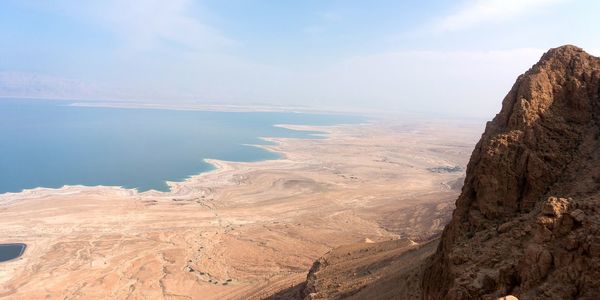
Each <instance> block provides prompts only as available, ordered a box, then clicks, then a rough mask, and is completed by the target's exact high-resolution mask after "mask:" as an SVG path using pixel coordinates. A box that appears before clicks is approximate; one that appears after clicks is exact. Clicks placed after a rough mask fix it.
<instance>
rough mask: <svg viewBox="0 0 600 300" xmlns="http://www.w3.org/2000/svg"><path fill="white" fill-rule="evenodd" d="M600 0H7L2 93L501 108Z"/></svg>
mask: <svg viewBox="0 0 600 300" xmlns="http://www.w3.org/2000/svg"><path fill="white" fill-rule="evenodd" d="M599 34H600V1H595V0H589V1H576V0H570V1H569V0H488V1H483V0H479V1H477V0H466V1H397V0H393V1H351V0H338V1H327V0H305V1H291V0H290V1H282V0H270V1H259V0H205V1H192V0H169V1H163V0H126V1H125V0H97V1H94V0H89V1H76V0H72V1H68V0H56V1H43V0H37V1H36V0H15V1H12V0H4V1H1V2H0V37H1V39H0V95H2V96H31V97H59V98H83V99H92V100H115V99H131V100H160V101H178V100H197V101H204V102H211V103H238V104H249V103H270V104H278V105H292V104H295V105H309V106H315V107H324V108H353V109H368V110H384V111H409V112H431V113H450V114H454V115H464V116H476V117H485V118H487V117H490V116H492V115H493V114H494V113H495V112H496V111H498V109H499V107H500V101H501V100H502V98H503V97H504V95H505V94H506V92H507V91H508V89H509V88H510V86H511V85H512V83H513V82H514V80H515V78H516V76H517V75H518V74H520V73H522V72H524V71H525V70H527V69H528V68H529V67H530V66H531V65H532V64H533V63H535V62H536V61H537V60H538V59H539V57H540V55H541V54H542V53H543V52H544V51H545V50H547V49H548V48H550V47H555V46H559V45H562V44H567V43H568V44H575V45H578V46H580V47H583V48H584V49H585V50H587V51H589V52H591V53H593V54H595V55H598V54H600V51H599V50H598V49H600V39H599V38H598V35H599Z"/></svg>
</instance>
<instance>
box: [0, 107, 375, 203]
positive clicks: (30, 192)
mask: <svg viewBox="0 0 600 300" xmlns="http://www.w3.org/2000/svg"><path fill="white" fill-rule="evenodd" d="M160 109H162V108H160ZM366 124H368V123H356V124H336V125H296V124H273V125H272V126H273V127H279V128H285V129H289V130H296V131H315V133H314V134H315V135H317V134H318V138H320V139H321V138H322V139H327V138H328V137H329V136H330V135H331V133H332V132H331V131H328V130H327V128H328V127H339V126H352V125H366ZM311 135H313V134H311ZM258 139H261V140H265V141H268V142H272V143H274V144H273V145H261V144H245V145H246V146H250V147H256V148H260V149H263V150H265V151H268V152H272V153H275V154H278V155H279V156H280V157H278V158H275V159H266V160H258V161H227V160H220V159H214V158H204V159H202V161H204V162H206V163H208V164H209V165H210V166H211V167H212V169H210V170H207V171H203V172H200V173H196V174H192V175H189V176H187V177H185V178H183V179H181V180H178V181H169V180H165V181H164V182H165V184H166V185H167V186H168V188H169V191H159V190H155V189H151V190H147V191H143V192H140V191H139V190H137V188H125V187H123V186H114V185H82V184H66V185H63V186H62V187H59V188H52V187H41V186H40V187H35V188H28V189H23V190H22V191H20V192H6V193H2V194H0V206H2V205H9V204H11V203H12V202H14V201H17V200H19V199H21V198H44V197H52V196H65V195H72V194H76V193H81V192H93V193H101V192H102V191H107V192H111V193H114V192H118V191H120V192H122V193H121V194H123V195H128V196H146V195H151V196H163V197H165V196H169V195H180V194H179V193H178V192H175V191H174V188H177V189H180V190H181V189H184V188H185V186H186V182H187V183H188V184H189V182H192V181H196V182H197V181H198V179H202V177H206V176H209V175H213V176H219V175H220V174H221V173H224V172H227V171H233V170H235V169H236V168H235V167H234V166H233V165H235V164H252V163H256V164H260V163H262V162H269V161H279V160H286V159H287V155H286V153H285V152H284V151H282V150H281V143H284V142H285V140H286V139H287V140H311V139H313V138H292V137H258ZM277 146H279V149H276V147H277ZM211 173H212V174H211ZM203 175H204V176H203ZM207 183H208V184H210V182H207Z"/></svg>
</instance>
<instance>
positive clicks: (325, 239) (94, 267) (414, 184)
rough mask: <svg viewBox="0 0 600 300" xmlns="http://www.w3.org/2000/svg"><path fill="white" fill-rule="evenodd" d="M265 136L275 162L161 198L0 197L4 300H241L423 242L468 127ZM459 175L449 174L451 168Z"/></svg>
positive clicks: (447, 208) (454, 187)
mask: <svg viewBox="0 0 600 300" xmlns="http://www.w3.org/2000/svg"><path fill="white" fill-rule="evenodd" d="M283 126H286V127H289V128H292V129H303V130H317V131H322V132H325V133H326V134H327V138H325V139H309V140H305V139H290V138H277V139H270V140H272V141H273V142H275V144H274V145H267V146H262V147H265V148H267V149H269V150H271V151H277V152H279V153H281V154H282V158H281V159H278V160H269V161H261V162H251V163H238V162H226V161H216V160H211V161H209V162H210V163H212V164H213V165H215V167H216V168H215V170H214V171H211V172H207V173H203V174H200V175H197V176H192V177H190V178H188V179H187V180H185V181H183V182H169V186H170V187H171V191H170V192H167V193H165V192H157V191H148V192H143V193H138V192H137V191H135V190H129V189H123V188H119V187H102V186H99V187H84V186H66V187H63V188H61V189H44V188H37V189H32V190H26V191H23V192H21V193H12V194H4V195H0V228H2V229H3V236H2V239H3V240H2V241H0V242H2V243H11V242H14V243H17V242H18V243H25V244H27V252H26V253H25V255H23V256H22V257H21V258H20V259H17V260H12V261H9V262H5V263H0V297H7V298H11V299H14V298H16V299H37V298H48V299H64V298H70V299H72V298H80V299H91V298H112V299H125V298H127V297H130V298H133V299H141V298H148V299H161V298H178V297H182V298H187V299H190V298H191V299H240V298H244V299H252V298H262V297H265V296H267V295H270V294H273V293H275V292H277V291H279V290H283V289H286V288H289V287H290V286H294V285H297V284H298V283H300V282H302V281H304V279H305V277H306V271H307V270H308V268H310V266H311V265H312V263H313V261H314V260H315V259H317V258H318V257H320V256H322V255H323V254H324V253H326V252H327V251H329V250H331V249H332V248H334V247H338V246H340V245H344V244H352V243H357V242H363V241H365V240H367V239H368V240H369V241H375V242H377V241H386V240H391V239H398V238H410V239H412V240H415V241H420V240H426V239H428V238H430V237H431V236H432V235H435V234H437V233H439V232H440V231H441V230H442V228H443V226H444V224H445V223H446V222H447V220H448V218H449V216H450V213H451V211H452V209H453V206H454V200H455V198H456V197H457V195H458V193H459V189H460V186H461V182H462V181H461V180H462V178H463V176H464V174H463V172H433V171H431V170H436V168H440V167H448V169H452V168H454V167H456V166H458V167H460V168H461V169H460V170H464V168H465V167H466V162H467V160H468V157H469V156H470V154H471V150H472V149H473V146H474V144H475V141H476V140H477V138H478V135H479V132H480V131H481V128H482V124H480V123H472V124H466V123H464V122H463V123H459V122H455V121H423V120H419V121H416V120H406V121H400V120H385V121H377V122H374V123H369V124H354V125H340V126H289V125H283ZM456 170H458V169H456Z"/></svg>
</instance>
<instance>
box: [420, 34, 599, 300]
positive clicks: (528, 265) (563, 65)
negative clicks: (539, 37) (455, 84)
mask: <svg viewBox="0 0 600 300" xmlns="http://www.w3.org/2000/svg"><path fill="white" fill-rule="evenodd" d="M599 123H600V58H598V57H594V56H591V55H589V54H587V53H585V52H584V51H583V50H581V49H579V48H577V47H574V46H563V47H560V48H555V49H551V50H550V51H548V52H547V53H546V54H544V56H543V57H542V58H541V60H540V61H539V62H538V63H537V64H536V65H534V66H533V67H532V68H531V69H530V70H529V71H527V72H526V73H525V74H523V75H521V76H520V77H519V78H518V79H517V81H516V83H515V84H514V86H513V88H512V89H511V91H510V92H509V93H508V95H507V96H506V98H505V99H504V101H503V104H502V110H501V111H500V113H499V114H498V115H496V117H495V118H494V120H493V121H491V122H489V123H488V124H487V127H486V130H485V132H484V134H483V135H482V137H481V140H480V141H479V143H478V144H477V146H476V147H475V150H474V151H473V154H472V156H471V160H470V162H469V165H468V168H467V176H466V179H465V185H464V187H463V190H462V194H461V195H460V197H459V198H458V200H457V201H456V210H455V211H454V213H453V217H452V220H451V222H450V224H449V225H448V226H447V227H446V229H445V230H444V233H443V235H442V238H441V242H440V245H439V248H438V250H437V252H436V253H435V255H434V256H433V257H432V258H431V260H430V261H429V262H428V266H427V269H426V271H425V274H424V278H423V281H422V288H423V298H424V299H481V298H484V299H486V298H490V299H494V298H495V297H499V296H504V295H507V294H513V295H515V296H517V297H518V298H519V299H600V214H599V210H600V124H599Z"/></svg>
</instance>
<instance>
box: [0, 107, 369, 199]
mask: <svg viewBox="0 0 600 300" xmlns="http://www.w3.org/2000/svg"><path fill="white" fill-rule="evenodd" d="M68 104H70V102H65V101H42V100H6V99H2V100H0V194H1V193H6V192H19V191H21V190H23V189H29V188H35V187H51V188H58V187H62V186H63V185H76V184H82V185H89V186H95V185H109V186H123V187H126V188H138V189H139V190H140V191H146V190H150V189H156V190H162V191H166V190H168V186H167V185H166V183H165V181H167V180H168V181H180V180H182V179H184V178H186V177H188V176H190V175H194V174H198V173H201V172H205V171H208V170H211V169H212V166H211V165H210V164H208V163H206V162H204V161H203V159H205V158H212V159H221V160H229V161H259V160H266V159H275V158H277V157H278V155H277V154H276V153H272V152H269V151H266V150H263V149H261V148H258V147H252V146H248V144H267V142H265V141H263V140H261V139H260V137H294V138H314V135H312V134H314V132H307V131H294V130H289V129H285V128H279V127H274V126H273V125H274V124H306V125H332V124H339V123H355V122H360V121H362V120H363V119H362V118H360V117H356V116H343V115H320V114H301V113H283V112H205V111H176V110H157V109H118V108H87V107H75V106H69V105H68Z"/></svg>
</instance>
